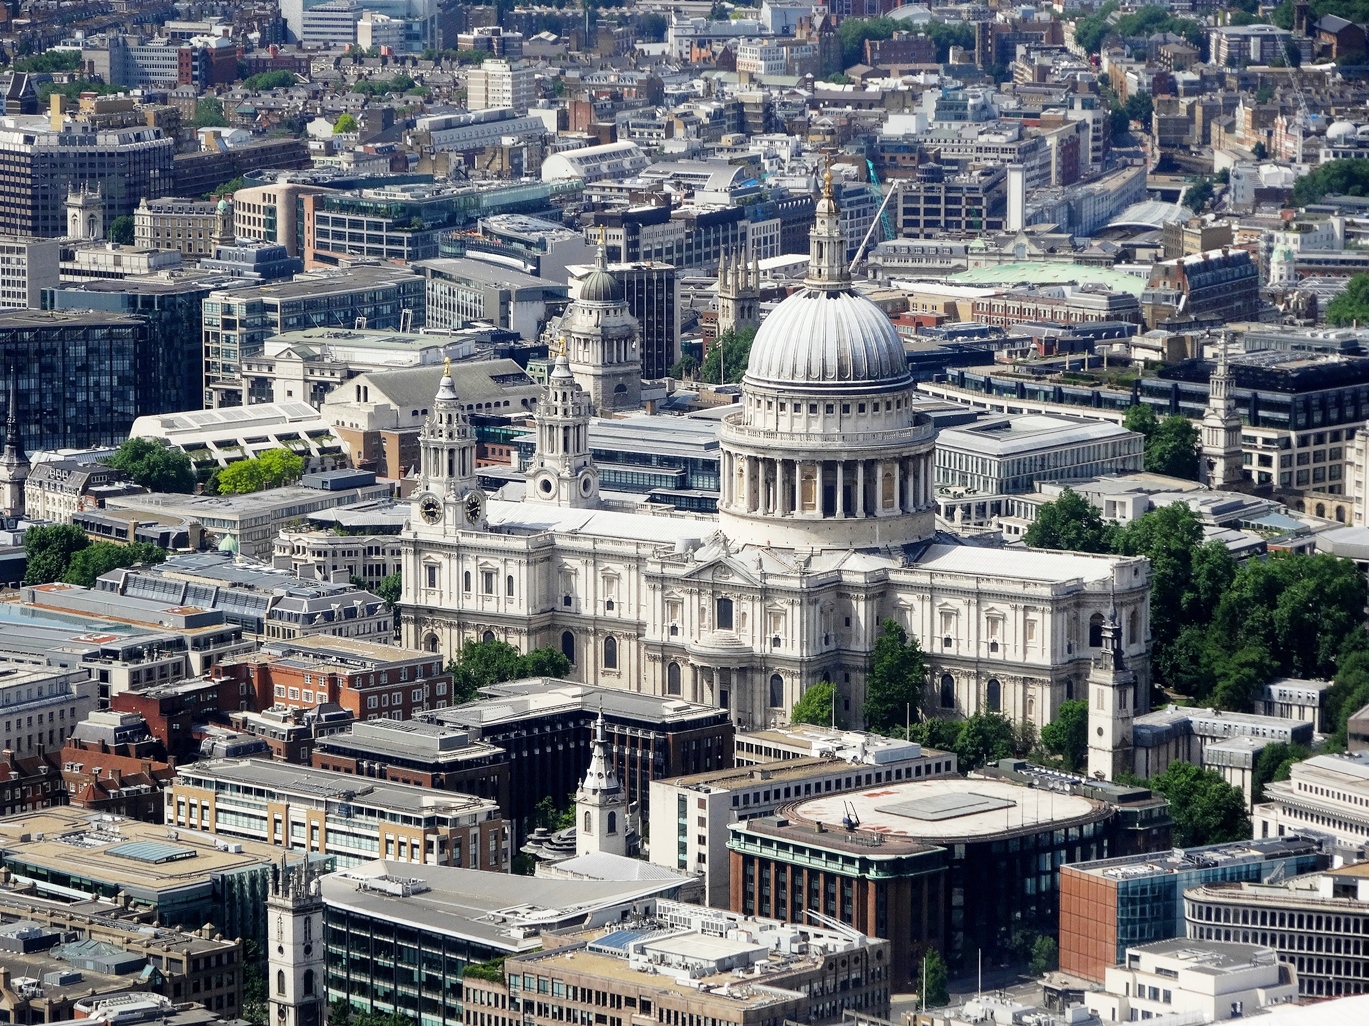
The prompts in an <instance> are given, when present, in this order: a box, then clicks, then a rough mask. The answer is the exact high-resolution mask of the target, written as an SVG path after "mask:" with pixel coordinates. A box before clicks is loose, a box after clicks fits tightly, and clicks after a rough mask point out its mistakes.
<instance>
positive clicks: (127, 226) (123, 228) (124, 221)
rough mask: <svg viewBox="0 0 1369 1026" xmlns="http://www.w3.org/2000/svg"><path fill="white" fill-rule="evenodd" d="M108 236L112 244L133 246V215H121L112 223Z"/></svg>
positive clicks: (110, 223)
mask: <svg viewBox="0 0 1369 1026" xmlns="http://www.w3.org/2000/svg"><path fill="white" fill-rule="evenodd" d="M106 234H107V235H108V237H109V241H110V242H117V243H118V244H119V245H120V246H131V245H133V217H132V215H130V214H120V215H119V216H118V217H116V218H115V219H114V220H113V221H110V222H109V231H108V232H107V233H106Z"/></svg>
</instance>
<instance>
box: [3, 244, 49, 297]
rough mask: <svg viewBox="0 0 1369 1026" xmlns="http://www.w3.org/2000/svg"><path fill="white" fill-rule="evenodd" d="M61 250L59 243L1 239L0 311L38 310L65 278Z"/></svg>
mask: <svg viewBox="0 0 1369 1026" xmlns="http://www.w3.org/2000/svg"><path fill="white" fill-rule="evenodd" d="M61 248H62V247H61V244H60V243H59V242H58V241H57V240H56V239H36V238H20V237H17V236H12V235H6V236H4V237H0V308H4V309H8V310H35V309H37V308H38V307H39V305H40V304H41V296H42V291H43V289H45V288H53V287H55V286H56V285H57V283H58V281H59V280H60V278H61V264H60V257H61Z"/></svg>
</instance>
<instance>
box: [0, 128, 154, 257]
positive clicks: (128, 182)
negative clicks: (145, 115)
mask: <svg viewBox="0 0 1369 1026" xmlns="http://www.w3.org/2000/svg"><path fill="white" fill-rule="evenodd" d="M175 149H176V144H175V141H174V140H173V139H171V138H169V137H168V136H166V135H164V134H163V132H162V130H161V129H160V128H147V127H133V128H118V129H113V128H111V129H94V128H91V127H90V126H89V125H88V124H85V123H83V122H75V121H67V122H65V123H63V124H62V125H61V128H60V130H54V129H53V128H52V125H51V124H50V122H49V119H48V118H46V117H39V116H27V115H19V116H16V117H6V118H0V233H3V234H5V235H41V236H44V237H53V236H59V235H63V234H65V233H66V228H67V219H66V201H67V194H68V193H69V192H70V191H71V189H72V188H73V187H74V188H77V189H79V188H80V187H81V186H83V185H85V186H95V185H98V186H99V187H100V197H101V199H102V200H103V201H104V223H105V224H109V223H111V222H112V221H113V220H114V219H115V218H116V217H122V216H124V215H131V214H132V213H133V211H134V210H135V209H136V208H137V206H138V203H139V202H140V201H141V200H142V199H143V197H144V196H147V197H151V198H155V197H158V196H163V195H166V194H168V193H170V192H171V188H172V163H173V157H174V155H175Z"/></svg>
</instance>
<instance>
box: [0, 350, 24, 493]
mask: <svg viewBox="0 0 1369 1026" xmlns="http://www.w3.org/2000/svg"><path fill="white" fill-rule="evenodd" d="M16 373H17V372H16V371H15V370H13V369H11V371H10V382H9V405H8V407H7V409H6V411H5V447H4V450H3V451H0V510H3V511H4V513H5V514H7V515H8V516H15V517H17V516H23V515H24V484H25V483H26V482H27V481H28V477H29V457H28V453H26V452H25V451H24V436H23V434H22V432H20V430H19V389H18V383H17V381H16V380H15V375H16Z"/></svg>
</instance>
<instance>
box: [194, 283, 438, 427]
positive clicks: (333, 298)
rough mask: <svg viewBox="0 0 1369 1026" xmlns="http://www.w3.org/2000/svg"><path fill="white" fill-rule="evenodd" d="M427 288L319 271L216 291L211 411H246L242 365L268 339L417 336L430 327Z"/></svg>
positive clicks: (210, 327) (209, 316)
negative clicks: (363, 330)
mask: <svg viewBox="0 0 1369 1026" xmlns="http://www.w3.org/2000/svg"><path fill="white" fill-rule="evenodd" d="M424 311H425V291H424V280H423V278H421V277H420V276H419V275H417V274H415V273H414V272H413V271H411V270H410V269H408V268H406V267H369V266H363V267H350V268H346V269H343V270H328V271H316V272H312V273H310V274H306V275H300V276H299V277H297V278H296V279H295V280H294V281H290V282H276V283H273V284H268V285H258V286H254V287H252V288H246V289H237V290H233V291H215V292H213V293H211V294H210V295H209V297H208V298H207V299H206V300H205V303H204V320H203V340H204V385H203V387H204V403H203V405H204V406H205V407H206V408H217V407H221V406H242V405H245V403H246V401H247V400H246V399H245V397H244V395H243V384H242V364H241V361H242V359H243V358H244V357H249V356H256V355H258V354H259V353H261V351H262V347H263V345H264V344H265V342H266V339H267V338H269V337H270V336H272V335H279V334H280V333H281V332H285V331H299V330H302V329H304V328H327V327H333V328H352V327H356V326H357V325H358V323H359V322H360V323H362V324H364V326H365V327H368V328H390V329H395V328H405V329H407V328H410V327H419V326H421V325H422V324H423V323H424Z"/></svg>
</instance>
